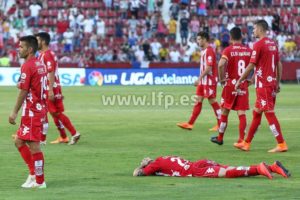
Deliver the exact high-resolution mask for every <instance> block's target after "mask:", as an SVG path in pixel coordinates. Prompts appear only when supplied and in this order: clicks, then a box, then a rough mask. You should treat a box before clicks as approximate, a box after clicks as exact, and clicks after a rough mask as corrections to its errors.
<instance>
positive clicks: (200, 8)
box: [197, 0, 207, 16]
mask: <svg viewBox="0 0 300 200" xmlns="http://www.w3.org/2000/svg"><path fill="white" fill-rule="evenodd" d="M197 14H198V15H199V16H207V10H206V0H200V1H199V2H198V5H197Z"/></svg>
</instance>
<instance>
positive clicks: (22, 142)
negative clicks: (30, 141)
mask: <svg viewBox="0 0 300 200" xmlns="http://www.w3.org/2000/svg"><path fill="white" fill-rule="evenodd" d="M23 145H25V143H24V141H22V140H20V139H19V138H16V139H15V146H16V148H20V147H21V146H23Z"/></svg>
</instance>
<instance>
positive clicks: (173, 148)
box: [0, 85, 300, 200]
mask: <svg viewBox="0 0 300 200" xmlns="http://www.w3.org/2000/svg"><path fill="white" fill-rule="evenodd" d="M160 91H161V92H164V94H172V95H174V96H175V97H176V99H177V100H178V98H179V96H180V95H183V94H187V95H191V94H194V92H195V88H194V87H192V86H145V87H121V86H118V87H112V86H110V87H69V88H63V92H64V95H65V108H66V114H67V115H68V116H69V117H70V119H71V120H72V122H73V123H74V125H75V126H76V128H77V129H78V130H79V131H80V132H81V133H82V138H81V140H80V141H79V143H78V144H77V145H75V146H68V145H64V144H59V145H51V144H49V141H52V140H53V139H55V138H56V137H57V136H58V132H57V131H56V129H55V127H54V124H53V122H52V119H51V118H49V119H50V129H49V134H48V144H47V145H46V147H43V151H44V153H45V158H46V167H45V174H46V181H47V186H48V188H47V189H46V190H25V189H21V188H20V185H21V184H22V183H23V182H24V181H25V179H26V177H27V174H28V172H27V168H26V166H25V164H24V163H23V161H22V159H21V157H20V155H19V153H18V151H17V149H16V148H15V147H14V145H13V143H12V140H11V134H12V133H14V132H15V131H16V129H17V126H11V125H9V124H8V122H7V121H8V120H7V119H8V115H9V113H10V111H11V109H12V107H13V106H14V103H15V99H16V95H17V89H16V88H15V87H1V88H0V95H1V101H0V133H1V134H0V151H1V156H0V174H1V176H0V199H1V200H8V199H12V200H18V199H20V200H21V199H22V200H27V199H34V200H35V199H36V200H40V199H43V200H46V199H47V200H48V199H49V200H53V199H63V200H65V199H72V200H75V199H143V200H144V199H255V198H256V199H298V198H300V191H299V188H300V179H299V176H300V172H299V171H300V170H299V165H300V150H299V141H300V136H299V135H300V134H299V127H298V125H299V123H300V115H299V113H300V87H299V85H282V92H281V93H280V94H279V96H278V99H277V108H276V113H277V116H278V118H279V121H280V123H281V127H282V130H283V134H284V137H285V138H286V140H287V144H288V146H289V151H288V152H287V153H282V154H270V153H267V150H269V149H271V148H273V147H274V146H275V144H276V143H275V139H274V137H273V135H272V134H271V132H270V130H269V127H268V125H267V122H266V119H265V118H264V117H263V121H262V125H261V128H260V130H259V132H258V133H257V134H256V137H255V138H254V141H253V143H252V148H251V151H250V152H241V151H239V150H237V149H235V148H234V147H233V146H232V144H233V143H234V142H235V141H236V139H237V138H238V118H237V116H236V113H235V112H232V113H231V115H230V117H229V125H228V128H227V132H226V135H225V138H224V139H225V140H224V145H223V146H217V145H215V144H212V143H211V142H210V141H209V139H210V137H211V136H212V135H215V134H216V133H211V132H208V129H209V128H211V127H212V126H213V125H215V123H216V121H215V117H214V114H213V111H212V108H211V107H210V106H209V104H208V102H207V101H205V103H204V105H203V110H202V113H201V116H200V117H199V118H198V120H197V122H196V125H195V126H194V130H193V131H185V130H182V129H179V128H178V127H177V126H176V123H177V122H181V121H186V120H188V118H189V116H190V114H191V110H192V105H188V106H182V105H177V106H172V107H170V108H169V109H164V107H163V106H158V105H156V106H133V105H131V106H117V105H116V106H104V105H103V103H102V102H101V98H102V97H101V96H102V95H106V96H112V95H113V94H120V95H122V96H126V95H128V94H135V95H137V96H141V95H148V96H150V94H151V92H160ZM250 93H251V99H250V105H251V107H253V106H252V105H253V103H254V88H251V89H250ZM220 94H221V93H220V88H219V93H218V99H220V98H219V97H220ZM251 118H252V114H251V112H250V111H248V112H247V122H248V125H249V123H250V121H251ZM17 121H18V122H19V121H20V113H19V117H18V119H17ZM160 155H179V156H182V157H184V158H186V159H189V160H192V161H195V160H197V159H202V158H209V159H213V160H215V161H217V162H219V163H223V164H230V165H237V166H239V165H250V164H257V163H260V162H261V161H266V162H267V163H269V164H270V163H272V162H273V161H274V160H280V161H282V163H283V164H284V165H285V166H286V167H287V168H288V169H289V170H290V171H291V172H292V177H291V178H290V179H284V178H282V177H280V176H277V175H275V178H274V179H273V180H268V179H267V178H265V177H251V178H238V179H208V178H175V177H132V172H133V169H134V168H135V167H137V165H138V164H139V163H140V161H141V160H142V158H143V157H146V156H150V157H153V158H154V157H157V156H160ZM297 188H298V189H297Z"/></svg>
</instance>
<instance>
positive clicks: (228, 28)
mask: <svg viewBox="0 0 300 200" xmlns="http://www.w3.org/2000/svg"><path fill="white" fill-rule="evenodd" d="M233 27H235V23H234V22H233V19H232V18H229V22H228V24H227V30H229V31H230V30H231V29H232V28H233Z"/></svg>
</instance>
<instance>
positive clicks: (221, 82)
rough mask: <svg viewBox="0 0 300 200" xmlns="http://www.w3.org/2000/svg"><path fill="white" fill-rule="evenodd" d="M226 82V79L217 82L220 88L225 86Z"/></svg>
mask: <svg viewBox="0 0 300 200" xmlns="http://www.w3.org/2000/svg"><path fill="white" fill-rule="evenodd" d="M227 80H228V79H222V80H220V81H219V82H220V84H221V86H222V87H224V86H225V84H226V82H227Z"/></svg>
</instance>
